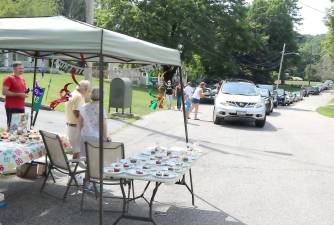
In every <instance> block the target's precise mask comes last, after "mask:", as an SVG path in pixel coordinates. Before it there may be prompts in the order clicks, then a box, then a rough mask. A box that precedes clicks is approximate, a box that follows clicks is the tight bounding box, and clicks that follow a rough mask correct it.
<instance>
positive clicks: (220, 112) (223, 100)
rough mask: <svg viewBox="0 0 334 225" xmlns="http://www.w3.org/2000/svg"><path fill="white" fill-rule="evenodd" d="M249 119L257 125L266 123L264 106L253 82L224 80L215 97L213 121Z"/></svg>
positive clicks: (216, 122)
mask: <svg viewBox="0 0 334 225" xmlns="http://www.w3.org/2000/svg"><path fill="white" fill-rule="evenodd" d="M224 120H251V121H254V122H255V125H256V126H257V127H263V126H264V125H265V123H266V107H265V103H264V101H263V99H262V98H261V95H260V93H259V92H258V89H257V87H256V86H255V84H253V83H252V82H249V81H245V80H230V81H225V82H224V83H223V85H222V87H221V89H220V90H219V92H218V94H217V97H216V99H215V106H214V110H213V121H214V123H215V124H219V123H221V122H223V121H224Z"/></svg>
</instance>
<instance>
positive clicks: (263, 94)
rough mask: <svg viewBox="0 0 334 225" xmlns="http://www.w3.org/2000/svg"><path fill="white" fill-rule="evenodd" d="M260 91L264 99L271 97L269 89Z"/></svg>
mask: <svg viewBox="0 0 334 225" xmlns="http://www.w3.org/2000/svg"><path fill="white" fill-rule="evenodd" d="M259 91H260V94H261V96H262V97H269V90H268V89H265V88H260V89H259Z"/></svg>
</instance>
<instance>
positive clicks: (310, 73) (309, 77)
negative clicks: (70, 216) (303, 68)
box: [308, 42, 313, 86]
mask: <svg viewBox="0 0 334 225" xmlns="http://www.w3.org/2000/svg"><path fill="white" fill-rule="evenodd" d="M312 56H313V45H312V42H311V55H310V68H309V72H308V86H311V75H312V63H313V62H312V61H313V59H312V58H313V57H312Z"/></svg>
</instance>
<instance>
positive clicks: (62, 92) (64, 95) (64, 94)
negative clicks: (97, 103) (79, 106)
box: [50, 83, 72, 110]
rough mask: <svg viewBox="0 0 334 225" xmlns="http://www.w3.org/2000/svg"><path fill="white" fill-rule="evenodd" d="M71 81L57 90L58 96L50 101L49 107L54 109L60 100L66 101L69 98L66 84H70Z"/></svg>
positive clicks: (69, 93)
mask: <svg viewBox="0 0 334 225" xmlns="http://www.w3.org/2000/svg"><path fill="white" fill-rule="evenodd" d="M71 84H72V83H67V84H65V85H64V88H62V89H61V90H60V91H59V96H60V98H59V99H57V100H55V101H53V102H51V104H50V108H51V109H52V110H54V109H55V108H56V107H57V106H58V105H59V104H60V103H62V102H67V101H68V100H69V98H70V97H71V92H70V91H69V90H68V86H69V85H71Z"/></svg>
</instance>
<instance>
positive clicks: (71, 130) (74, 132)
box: [67, 126, 80, 153]
mask: <svg viewBox="0 0 334 225" xmlns="http://www.w3.org/2000/svg"><path fill="white" fill-rule="evenodd" d="M67 136H68V139H69V141H70V143H71V146H72V150H73V153H77V152H80V128H79V126H76V127H72V126H67Z"/></svg>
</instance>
